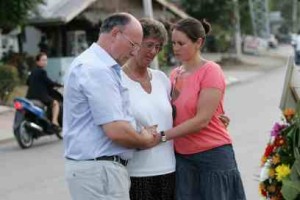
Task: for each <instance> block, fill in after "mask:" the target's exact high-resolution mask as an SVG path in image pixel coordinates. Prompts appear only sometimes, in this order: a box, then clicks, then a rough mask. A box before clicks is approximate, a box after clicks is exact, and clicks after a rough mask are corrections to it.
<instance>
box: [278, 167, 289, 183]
mask: <svg viewBox="0 0 300 200" xmlns="http://www.w3.org/2000/svg"><path fill="white" fill-rule="evenodd" d="M275 171H276V179H277V181H282V179H283V178H285V177H286V176H287V175H289V174H290V173H291V169H290V167H289V166H288V165H285V164H282V165H279V166H278V167H276V169H275Z"/></svg>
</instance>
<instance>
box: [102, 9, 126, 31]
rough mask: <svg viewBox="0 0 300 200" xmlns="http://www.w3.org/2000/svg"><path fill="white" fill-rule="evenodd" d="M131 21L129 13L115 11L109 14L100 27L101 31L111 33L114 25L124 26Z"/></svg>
mask: <svg viewBox="0 0 300 200" xmlns="http://www.w3.org/2000/svg"><path fill="white" fill-rule="evenodd" d="M130 21H131V18H130V16H129V15H127V14H125V13H115V14H112V15H110V16H108V17H107V18H106V19H105V20H104V21H103V23H102V25H101V27H100V33H109V32H110V31H111V30H112V29H113V28H114V27H116V26H120V27H123V26H125V25H127V24H128V23H129V22H130Z"/></svg>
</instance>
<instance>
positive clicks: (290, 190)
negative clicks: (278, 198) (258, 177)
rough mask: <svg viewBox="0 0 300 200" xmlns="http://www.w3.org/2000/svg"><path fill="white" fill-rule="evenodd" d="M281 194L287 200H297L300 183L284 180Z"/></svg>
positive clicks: (299, 192)
mask: <svg viewBox="0 0 300 200" xmlns="http://www.w3.org/2000/svg"><path fill="white" fill-rule="evenodd" d="M281 193H282V195H283V197H284V199H285V200H295V199H296V198H297V196H298V195H299V194H300V181H291V180H290V179H284V180H282V188H281Z"/></svg>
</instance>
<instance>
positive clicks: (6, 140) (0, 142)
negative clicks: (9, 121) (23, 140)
mask: <svg viewBox="0 0 300 200" xmlns="http://www.w3.org/2000/svg"><path fill="white" fill-rule="evenodd" d="M14 140H15V137H14V136H12V137H10V138H5V139H3V140H0V145H1V144H6V143H10V142H12V141H14Z"/></svg>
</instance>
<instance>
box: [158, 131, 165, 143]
mask: <svg viewBox="0 0 300 200" xmlns="http://www.w3.org/2000/svg"><path fill="white" fill-rule="evenodd" d="M159 133H160V136H161V138H160V141H161V142H166V141H167V136H166V134H165V132H164V131H161V132H159Z"/></svg>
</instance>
